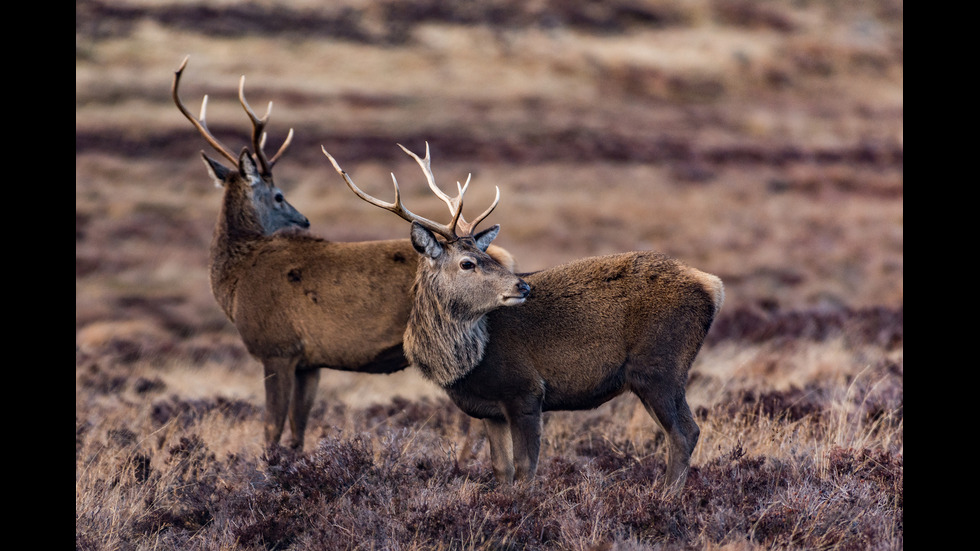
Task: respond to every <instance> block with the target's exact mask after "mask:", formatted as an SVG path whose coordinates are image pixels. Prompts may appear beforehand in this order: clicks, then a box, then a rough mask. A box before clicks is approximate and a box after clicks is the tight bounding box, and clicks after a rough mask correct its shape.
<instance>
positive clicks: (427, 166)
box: [398, 142, 462, 212]
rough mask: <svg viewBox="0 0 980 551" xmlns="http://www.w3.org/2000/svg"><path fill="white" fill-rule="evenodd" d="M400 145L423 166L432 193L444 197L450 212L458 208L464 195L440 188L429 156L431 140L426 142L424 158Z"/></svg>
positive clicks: (399, 145)
mask: <svg viewBox="0 0 980 551" xmlns="http://www.w3.org/2000/svg"><path fill="white" fill-rule="evenodd" d="M398 147H400V148H402V151H404V152H405V153H408V154H409V156H411V157H412V158H413V159H415V162H416V163H418V164H419V166H420V167H422V172H423V173H424V174H425V181H426V182H428V183H429V189H431V190H432V193H435V194H436V197H438V198H440V199H442V201H443V202H444V203H446V206H448V207H449V212H454V211H455V210H456V207H457V206H459V200H460V198H461V197H462V195H460V196H458V197H455V198H453V197H450V196H449V195H447V194H446V193H445V192H443V191H442V190H441V189H439V186H437V185H436V179H435V176H433V175H432V162H431V160H430V159H431V158H430V157H429V142H425V158H424V159H420V158H419V156H418V155H416V154H415V153H413V152H411V151H409V150H408V148H406V147H405V146H404V145H402V144H398Z"/></svg>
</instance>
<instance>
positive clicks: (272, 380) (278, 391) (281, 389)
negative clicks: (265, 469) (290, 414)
mask: <svg viewBox="0 0 980 551" xmlns="http://www.w3.org/2000/svg"><path fill="white" fill-rule="evenodd" d="M262 367H263V370H264V372H265V442H266V444H278V443H279V439H280V438H281V437H282V431H283V428H284V427H285V425H286V413H287V411H288V409H289V399H290V397H292V395H293V379H294V375H293V372H294V370H295V369H296V361H295V360H293V359H291V358H267V359H266V360H265V361H264V362H263V364H262Z"/></svg>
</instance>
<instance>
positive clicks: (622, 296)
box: [405, 224, 724, 491]
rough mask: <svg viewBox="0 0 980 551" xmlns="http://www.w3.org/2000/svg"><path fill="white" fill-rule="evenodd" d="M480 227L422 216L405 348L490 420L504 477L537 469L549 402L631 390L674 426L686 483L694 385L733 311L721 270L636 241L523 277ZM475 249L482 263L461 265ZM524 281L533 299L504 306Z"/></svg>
mask: <svg viewBox="0 0 980 551" xmlns="http://www.w3.org/2000/svg"><path fill="white" fill-rule="evenodd" d="M488 231H490V230H488ZM484 233H486V232H484ZM495 235H496V231H495V230H494V232H493V234H492V235H491V236H490V239H492V238H493V236H495ZM481 236H483V234H480V235H478V236H475V237H476V238H475V239H466V238H462V239H458V240H454V241H452V242H448V243H446V242H443V241H440V240H436V238H435V236H434V235H433V234H432V233H431V232H429V231H428V230H426V229H424V228H422V227H421V226H418V224H413V231H412V238H413V242H414V243H415V249H416V250H417V251H419V252H420V253H421V254H422V259H421V260H420V262H419V268H418V270H419V273H418V275H417V277H416V293H415V303H414V306H413V310H412V314H411V317H410V319H409V325H408V328H407V329H406V333H405V351H406V354H407V356H408V357H409V358H410V359H411V360H412V361H413V363H415V364H417V365H418V366H419V368H420V369H421V370H422V372H423V373H424V374H425V375H426V376H427V377H429V378H430V379H432V380H433V381H436V382H438V383H440V384H441V385H442V386H443V387H444V388H445V389H446V391H447V393H448V394H449V396H450V397H451V398H452V400H453V401H454V402H455V403H456V405H457V406H459V407H460V408H461V409H462V410H463V411H464V412H466V413H467V414H469V415H471V416H473V417H476V418H481V419H484V420H485V426H486V429H487V434H488V437H489V440H490V449H491V457H492V461H493V468H494V473H495V475H496V477H497V479H498V480H499V481H501V482H511V481H513V480H515V479H517V480H520V479H530V478H533V476H534V474H535V472H536V469H537V462H538V454H539V449H540V439H541V413H542V412H543V411H549V410H574V409H588V408H595V407H598V406H599V405H601V404H603V403H605V402H606V401H608V400H610V399H612V398H613V397H615V396H617V395H619V394H621V393H623V392H626V391H630V392H633V393H634V394H636V395H637V396H638V397H639V398H640V400H641V402H642V403H643V405H644V406H645V407H646V409H647V411H648V412H649V413H650V415H651V416H653V418H654V419H655V420H656V421H657V422H658V423H659V424H660V426H661V427H663V429H664V430H665V431H666V432H667V434H668V436H669V448H670V450H669V457H668V465H667V478H668V483H669V487H670V488H671V489H672V490H674V491H679V490H680V488H681V487H682V486H683V483H684V480H685V478H686V476H687V471H688V469H689V465H690V457H691V453H692V452H693V450H694V446H695V445H696V444H697V441H698V435H699V429H698V426H697V423H695V421H694V418H693V416H692V415H691V411H690V408H689V407H688V405H687V401H686V398H685V386H686V384H687V379H688V372H689V370H690V368H691V364H692V363H693V361H694V358H695V356H696V355H697V353H698V351H699V350H700V348H701V345H702V343H703V342H704V339H705V336H706V334H707V332H708V330H709V328H710V327H711V324H712V322H713V320H714V318H715V315H716V314H717V312H718V310H719V309H720V308H721V304H722V301H723V297H724V288H723V286H722V283H721V280H720V279H718V278H717V277H716V276H713V275H710V274H706V273H704V272H701V271H699V270H696V269H694V268H690V267H688V266H685V265H683V264H681V263H680V262H678V261H676V260H674V259H671V258H668V257H667V256H664V255H662V254H658V253H652V252H631V253H623V254H618V255H610V256H600V257H593V258H586V259H583V260H578V261H576V262H571V263H569V264H565V265H562V266H557V267H554V268H551V269H548V270H544V271H541V272H536V273H532V274H525V275H523V276H521V277H522V278H523V281H522V279H521V277H518V276H517V275H515V274H512V273H510V272H508V271H506V270H504V269H502V268H501V267H500V266H499V265H496V263H495V262H494V260H493V259H492V258H490V256H489V255H487V254H485V253H483V251H482V250H481V249H482V248H485V247H486V239H485V238H484V243H483V244H482V247H481V244H480V241H481ZM433 243H435V245H434V244H433ZM464 260H465V261H467V262H470V264H466V265H467V266H469V265H471V264H472V263H473V261H474V260H475V263H476V268H472V269H466V270H464V269H462V268H461V266H463V264H461V262H462V261H464ZM525 284H526V285H527V286H529V287H530V293H529V294H528V295H527V297H526V300H524V302H523V303H522V304H519V305H515V306H509V307H508V306H505V307H500V306H501V305H502V304H505V303H506V302H505V301H506V297H514V296H515V295H517V294H519V293H520V292H521V290H522V286H523V285H525ZM511 302H513V299H511Z"/></svg>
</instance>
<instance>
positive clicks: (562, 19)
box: [75, 0, 904, 405]
mask: <svg viewBox="0 0 980 551" xmlns="http://www.w3.org/2000/svg"><path fill="white" fill-rule="evenodd" d="M903 9H904V8H903V2H902V1H901V0H878V1H872V0H857V1H844V0H839V1H835V0H829V1H808V0H609V1H602V2H599V1H587V0H571V1H560V0H537V1H535V0H532V1H517V0H489V1H484V2H476V1H456V2H453V1H449V0H429V1H425V0H421V1H411V2H405V1H397V0H382V1H374V2H372V1H368V0H338V1H335V2H329V3H324V2H315V1H313V0H292V1H275V2H273V1H265V0H260V1H253V2H246V3H242V2H237V1H231V0H227V1H226V0H219V1H210V2H203V1H200V0H114V1H111V2H110V1H98V0H79V1H76V4H75V10H76V11H75V16H76V18H75V290H76V294H75V329H76V376H77V377H79V375H78V374H79V373H82V374H83V375H82V376H83V377H89V379H88V383H86V385H88V387H90V386H91V385H90V383H92V380H95V381H96V383H94V384H95V386H96V387H99V388H103V387H104V388H111V387H112V384H113V376H112V375H111V372H110V371H107V370H106V369H105V368H106V366H110V365H116V364H120V365H121V364H126V365H133V364H134V362H136V361H137V360H139V361H142V362H144V363H150V364H153V363H156V364H161V365H165V366H168V367H170V368H171V369H172V370H177V371H174V373H175V374H174V375H173V376H172V378H171V379H167V380H166V384H168V385H170V387H169V388H171V389H179V391H180V392H182V393H186V394H188V395H193V394H194V393H202V394H204V393H209V392H213V390H214V385H215V376H214V372H213V371H209V370H208V369H207V368H208V367H209V366H210V367H214V368H216V369H222V370H224V371H227V373H224V375H222V377H223V380H224V382H223V383H222V384H223V385H224V386H223V387H222V392H223V393H226V394H228V395H232V396H242V397H246V398H248V399H253V398H254V399H255V400H256V402H257V403H261V401H262V398H261V396H262V395H261V381H260V380H259V378H258V377H256V376H255V375H256V374H257V373H259V369H258V366H257V363H256V362H254V361H253V360H251V359H250V358H249V357H248V356H247V354H246V353H245V351H244V348H243V347H242V346H241V344H240V341H239V340H238V337H237V334H236V333H235V330H234V328H233V327H232V326H231V325H230V324H229V323H228V322H227V320H226V319H225V318H224V316H223V314H222V312H221V311H220V309H219V308H218V306H217V304H216V303H215V302H214V300H213V298H212V297H211V293H210V288H209V285H208V276H207V273H208V272H207V270H208V246H209V242H210V238H211V232H212V229H213V226H214V223H215V220H216V218H217V213H218V207H219V202H220V198H221V192H220V190H219V189H217V188H215V186H214V185H213V183H212V181H211V180H210V178H209V177H208V174H207V172H206V170H205V168H204V165H203V163H202V161H201V158H200V153H199V152H200V151H202V150H203V151H205V152H206V153H208V154H209V155H210V154H213V151H212V150H211V149H210V147H209V146H208V145H207V144H206V143H205V142H204V140H203V139H202V138H201V136H200V135H199V134H198V132H197V130H195V129H194V128H193V127H192V126H191V124H190V123H189V122H188V121H187V120H186V119H185V118H184V117H183V116H182V115H181V114H180V113H179V111H178V110H177V109H176V107H175V106H174V104H173V101H172V99H171V96H170V87H171V83H172V80H173V75H174V71H175V70H176V69H177V68H178V67H179V65H180V63H181V61H182V60H183V59H184V57H185V56H189V62H188V64H187V68H186V70H185V72H184V76H183V78H182V82H181V98H182V99H183V101H184V103H185V104H186V105H187V106H188V108H189V109H190V110H191V111H192V112H195V113H196V112H197V110H198V108H199V105H200V101H201V99H202V98H203V96H204V95H205V94H207V95H208V96H209V102H208V123H209V126H210V128H211V130H212V131H213V132H214V134H215V135H216V136H217V137H218V138H219V139H220V140H221V141H222V142H223V143H224V144H225V145H226V146H228V148H229V149H230V150H232V151H238V150H240V148H241V147H243V146H245V145H247V144H248V141H249V137H250V134H249V133H250V130H251V127H250V124H249V121H248V119H247V117H246V116H245V114H244V112H243V111H242V109H241V106H240V105H239V103H238V99H237V90H238V84H239V79H240V78H241V76H242V75H245V77H246V78H245V93H246V97H247V98H248V101H249V103H250V104H251V105H252V107H253V108H254V109H255V110H256V111H257V112H258V113H259V114H260V115H261V114H262V113H264V111H265V106H266V105H267V103H268V102H270V101H272V102H274V108H273V109H272V114H271V119H270V123H269V126H268V133H269V145H267V149H269V150H272V151H274V150H275V149H277V148H278V147H279V144H280V143H281V141H282V140H283V139H284V138H285V136H286V133H287V132H288V130H289V129H290V128H293V129H294V131H295V139H294V141H293V144H292V146H291V147H290V149H289V150H288V152H287V153H286V154H285V156H284V158H283V159H282V160H281V161H280V162H279V163H278V164H277V165H276V168H275V177H276V182H277V184H278V185H279V186H280V187H281V188H282V189H283V191H284V192H285V194H286V196H287V198H288V199H289V201H290V202H291V203H292V204H293V205H294V206H296V207H297V208H298V209H299V210H300V211H301V212H303V213H304V214H305V215H307V216H308V217H309V218H310V220H311V222H312V227H311V231H312V232H313V233H315V234H317V235H320V236H322V237H324V238H327V239H331V240H338V241H349V240H369V239H388V238H400V237H407V232H408V228H407V224H405V223H404V222H403V221H402V220H400V219H399V218H397V217H395V216H393V215H392V214H390V213H387V212H384V211H382V210H380V209H377V208H375V207H372V206H370V205H368V204H366V203H364V202H362V201H361V200H359V199H357V198H356V197H355V196H354V195H353V194H352V193H351V192H350V191H349V190H348V189H347V188H346V186H345V185H344V184H343V182H342V180H341V179H340V177H339V176H338V175H337V174H336V172H334V170H333V169H332V167H331V166H330V164H329V162H328V161H327V160H326V159H325V158H324V156H323V155H322V153H321V152H320V148H321V146H325V147H326V149H327V150H328V151H329V152H330V153H331V154H332V155H333V156H334V157H336V158H337V160H338V162H339V163H340V164H341V166H343V167H344V168H345V169H346V170H347V171H348V173H350V174H351V176H352V177H353V179H354V181H355V182H357V183H358V185H359V186H360V187H362V188H363V189H365V190H366V191H367V192H368V193H371V194H372V195H375V196H377V197H380V198H385V199H387V198H389V197H390V194H391V180H390V175H389V173H392V172H393V173H395V175H396V176H397V177H398V181H399V184H400V185H401V188H402V191H403V193H404V200H405V202H406V204H407V205H408V206H409V208H410V209H412V210H413V211H415V212H417V213H419V214H422V215H423V216H431V217H441V216H444V211H445V207H444V206H443V205H442V203H440V202H439V201H438V200H437V199H436V198H435V197H433V196H432V195H431V193H429V191H428V189H427V187H426V186H425V182H424V179H423V177H422V174H421V171H420V170H419V168H418V166H417V165H416V164H415V163H414V161H412V160H411V159H410V158H409V157H407V156H406V155H405V154H404V153H403V152H402V151H401V150H400V149H399V148H398V147H397V145H396V144H398V143H401V144H403V145H405V146H406V147H408V148H409V149H411V150H413V151H415V152H417V153H419V154H420V155H421V154H422V153H424V151H425V144H426V143H428V144H429V147H430V149H431V155H432V167H433V172H434V174H435V178H436V181H437V182H438V183H439V184H441V185H442V187H443V188H444V189H452V186H453V185H454V182H455V181H457V180H459V181H465V179H466V177H467V175H468V174H472V177H473V182H472V184H471V186H470V191H469V192H468V193H467V204H468V205H469V208H468V209H467V210H466V213H470V216H473V215H474V214H475V213H478V212H481V211H482V210H483V209H484V208H485V206H486V205H487V204H489V202H490V201H491V200H492V197H493V190H494V187H495V186H499V188H500V190H501V202H500V205H499V206H498V207H497V209H496V210H495V212H494V214H493V215H492V216H491V217H490V219H489V220H488V223H498V224H500V225H501V226H502V230H501V233H500V236H499V238H498V239H497V242H496V243H497V244H499V245H501V246H503V247H505V248H507V249H509V250H510V251H511V252H512V253H513V254H514V255H515V257H516V258H517V262H518V269H519V270H525V271H531V270H537V269H541V268H546V267H548V266H552V265H555V264H558V263H561V262H565V261H568V260H572V259H576V258H580V257H583V256H588V255H597V254H606V253H614V252H622V251H629V250H646V249H652V250H659V251H663V252H666V253H668V254H670V255H672V256H675V257H677V258H678V259H680V260H682V261H684V262H686V263H688V264H690V265H693V266H695V267H697V268H700V269H702V270H704V271H708V272H711V273H714V274H717V275H718V276H720V277H721V278H722V279H723V280H724V282H725V285H726V292H727V296H726V303H725V307H724V310H723V311H722V315H721V316H722V318H721V319H720V320H719V324H718V325H717V326H716V329H717V330H719V331H722V330H724V329H718V328H719V327H720V328H728V330H733V329H731V328H732V327H734V326H736V325H737V323H738V320H744V319H755V320H758V319H766V318H767V317H772V316H779V315H784V316H785V315H788V314H791V313H794V312H821V313H831V314H832V313H835V312H853V311H856V310H860V309H869V308H871V309H874V308H884V309H887V310H889V311H896V310H897V311H899V312H901V309H902V307H903V303H904V289H903V284H904V278H903V247H904V236H903V181H904V176H903V163H904V158H903V157H904V142H903V124H904V122H903V111H904V94H903V86H904V69H903V66H904V51H903V42H904V37H903V20H904V11H903ZM726 320H727V321H726ZM140 365H143V364H140ZM218 366H220V367H218ZM157 367H159V366H157ZM243 368H244V370H243ZM147 369H149V368H147ZM239 370H243V374H244V375H245V376H243V377H240V378H238V379H235V378H234V377H230V376H229V375H228V374H229V373H232V374H233V373H238V372H239ZM159 372H161V371H159V370H158V373H159ZM96 373H98V375H96ZM86 374H87V375H86ZM164 377H166V375H164ZM398 377H402V378H392V377H372V376H363V377H362V376H358V375H354V374H342V373H337V374H332V375H331V376H329V377H328V376H324V377H323V382H322V383H321V384H322V385H324V386H325V387H329V390H327V389H326V388H325V391H324V392H331V393H335V394H334V395H335V396H337V397H341V398H343V399H346V400H349V401H350V400H353V401H364V402H368V401H371V400H374V399H376V398H377V397H378V396H385V395H388V394H385V393H390V392H391V389H392V388H399V389H400V390H401V391H402V392H403V393H404V392H405V391H406V389H410V388H417V390H416V392H417V393H419V394H425V393H429V392H432V391H433V389H431V388H430V387H428V386H425V385H423V384H419V386H417V387H413V386H412V385H414V384H416V383H415V382H411V381H414V379H412V378H413V377H415V374H414V372H412V371H411V370H409V371H408V372H406V374H404V375H399V376H398ZM368 379H370V381H368ZM229 381H231V382H229ZM86 385H82V386H86ZM99 385H102V386H99ZM379 385H381V386H379ZM384 385H388V386H384ZM79 388H80V385H79V384H76V390H78V389H79ZM409 393H411V392H409ZM76 405H77V402H76Z"/></svg>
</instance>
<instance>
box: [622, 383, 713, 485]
mask: <svg viewBox="0 0 980 551" xmlns="http://www.w3.org/2000/svg"><path fill="white" fill-rule="evenodd" d="M666 386H667V387H669V386H671V385H666ZM634 392H636V394H637V396H639V397H640V401H641V402H642V403H643V406H644V407H645V408H646V410H647V412H648V413H649V414H650V416H651V417H653V418H654V420H655V421H657V423H658V424H659V425H660V427H661V428H663V430H664V432H666V433H667V441H668V451H667V487H668V489H669V491H670V493H673V494H677V493H679V492H680V491H681V489H682V488H683V487H684V481H685V480H686V479H687V472H688V470H689V469H690V466H691V454H692V453H694V446H696V445H697V443H698V437H699V436H700V434H701V429H700V428H698V424H697V423H696V422H695V421H694V416H693V415H692V414H691V408H690V407H689V406H688V405H687V398H686V397H685V395H684V388H683V387H681V388H674V389H671V388H666V387H660V388H652V389H645V390H637V389H634Z"/></svg>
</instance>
